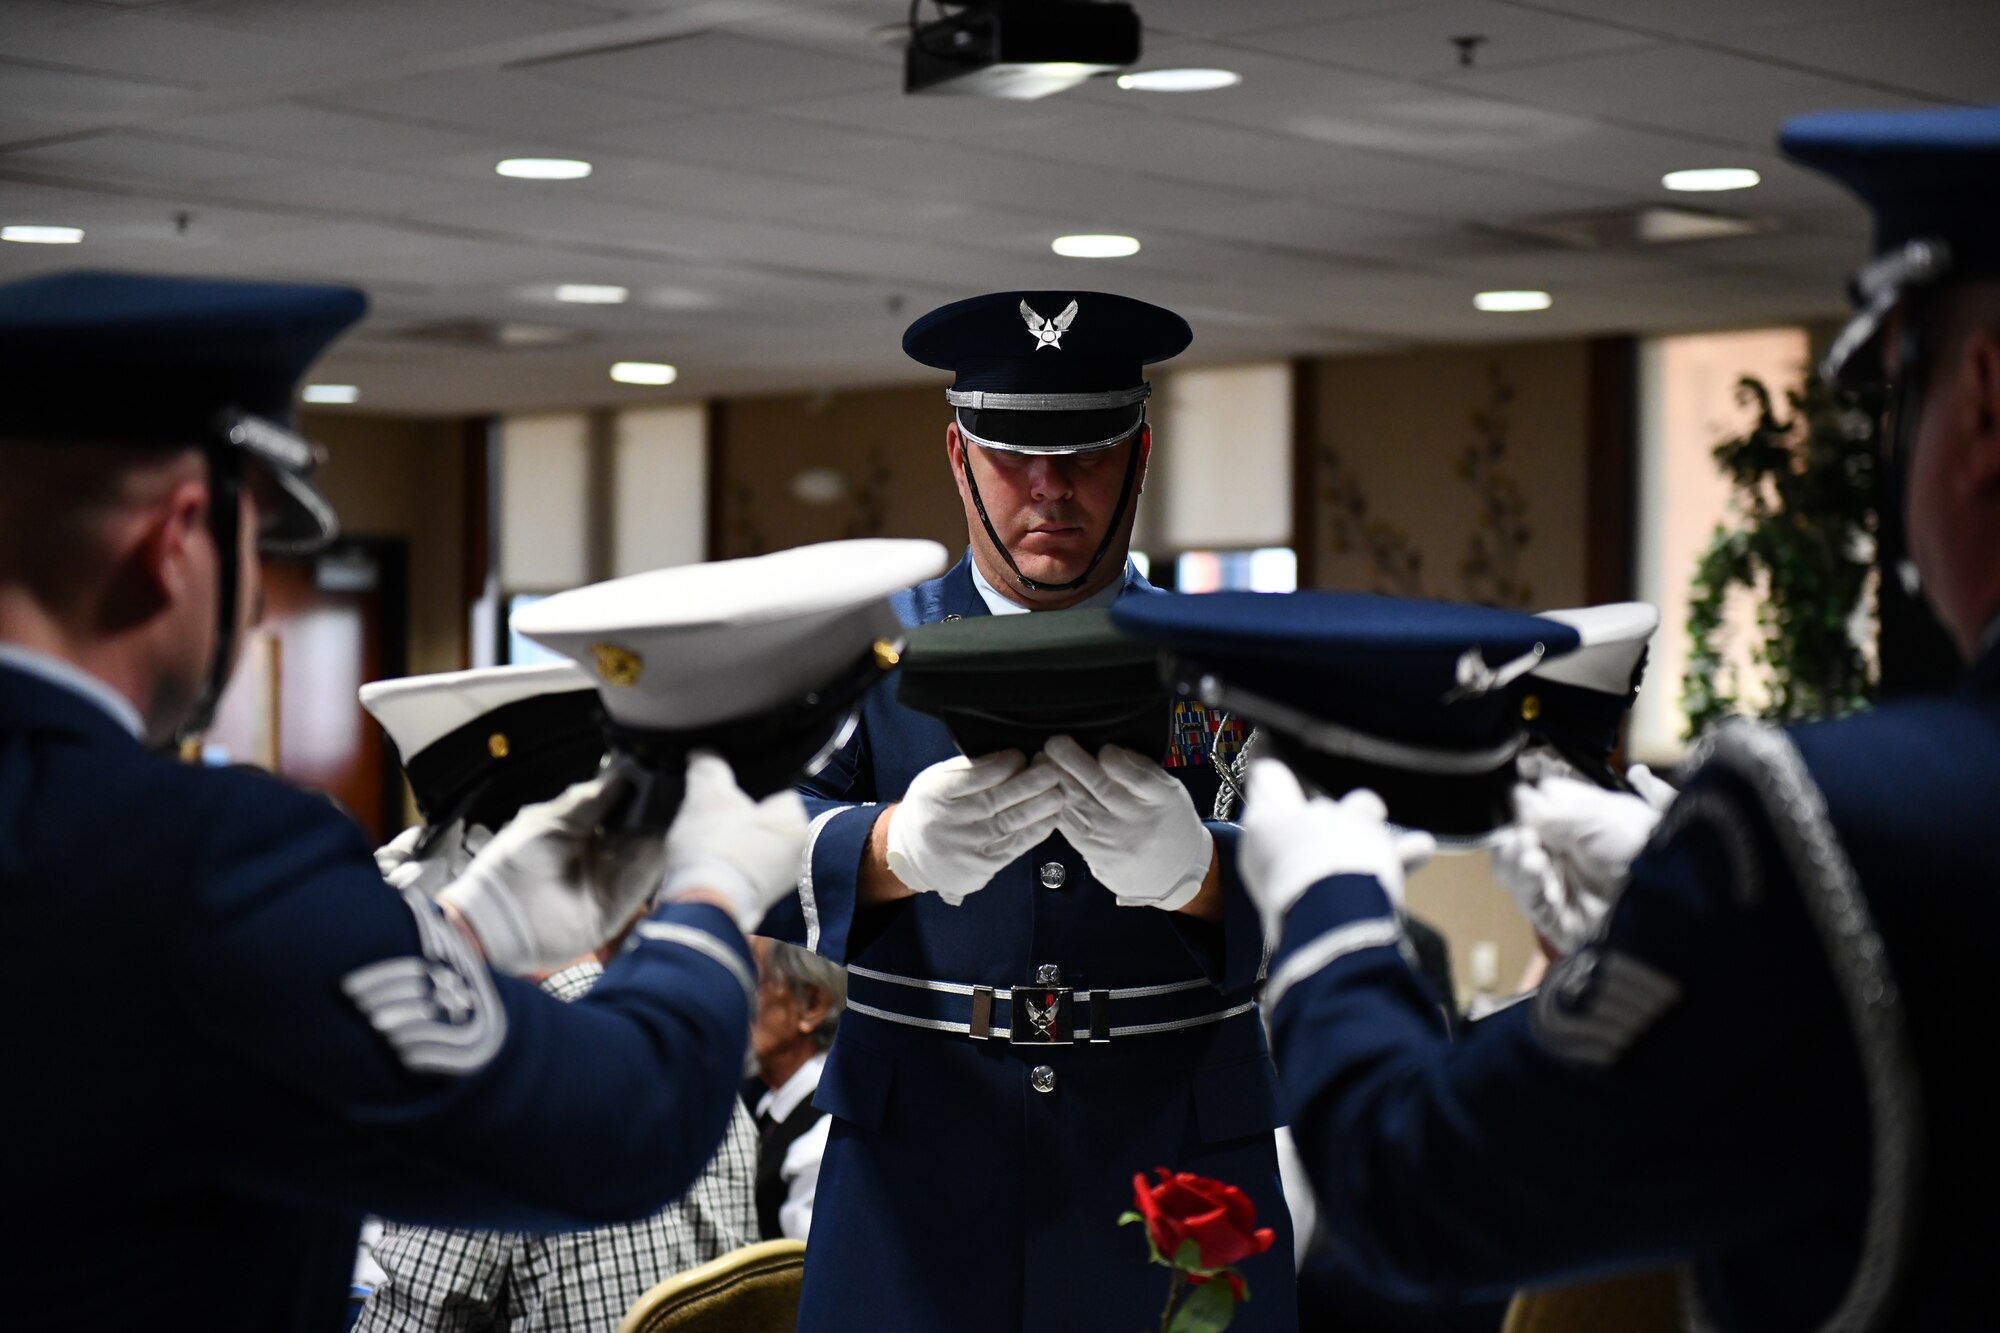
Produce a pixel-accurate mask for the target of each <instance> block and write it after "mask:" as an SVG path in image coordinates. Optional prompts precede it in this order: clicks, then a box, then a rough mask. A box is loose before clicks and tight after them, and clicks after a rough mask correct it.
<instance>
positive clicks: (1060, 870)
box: [1041, 861, 1069, 889]
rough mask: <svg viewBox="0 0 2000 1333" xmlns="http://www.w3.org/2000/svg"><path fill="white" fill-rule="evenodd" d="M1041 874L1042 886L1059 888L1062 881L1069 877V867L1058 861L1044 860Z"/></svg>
mask: <svg viewBox="0 0 2000 1333" xmlns="http://www.w3.org/2000/svg"><path fill="white" fill-rule="evenodd" d="M1041 876H1042V887H1043V888H1045V889H1059V888H1061V887H1062V886H1063V881H1064V880H1067V879H1068V878H1069V868H1068V867H1067V866H1065V865H1064V864H1063V863H1062V862H1060V861H1044V862H1042V869H1041Z"/></svg>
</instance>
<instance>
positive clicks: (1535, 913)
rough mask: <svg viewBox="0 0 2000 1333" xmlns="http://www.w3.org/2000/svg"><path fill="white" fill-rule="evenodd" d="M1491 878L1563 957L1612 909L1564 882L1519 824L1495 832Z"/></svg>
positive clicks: (1537, 840) (1535, 839)
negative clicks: (1497, 882)
mask: <svg viewBox="0 0 2000 1333" xmlns="http://www.w3.org/2000/svg"><path fill="white" fill-rule="evenodd" d="M1493 878H1494V879H1496V880H1498V881H1499V882H1500V887H1501V888H1503V889H1505V890H1507V895H1508V896H1509V897H1510V898H1512V899H1513V900H1514V905H1515V906H1516V907H1518V908H1520V909H1521V915H1522V916H1524V917H1526V918H1528V924H1529V925H1531V926H1533V927H1534V928H1535V933H1536V934H1537V935H1539V936H1541V937H1542V939H1543V940H1545V941H1547V943H1548V945H1549V947H1550V948H1552V949H1554V950H1555V951H1556V952H1557V953H1558V954H1560V955H1563V956H1567V955H1569V954H1572V953H1575V952H1576V951H1577V950H1578V949H1580V948H1582V947H1583V945H1584V944H1585V943H1587V942H1588V941H1589V940H1590V938H1591V937H1592V936H1593V935H1595V934H1596V933H1597V928H1598V926H1599V925H1601V924H1603V921H1604V917H1605V915H1606V914H1607V913H1608V912H1610V910H1611V904H1610V903H1609V902H1608V901H1606V900H1605V899H1603V898H1600V897H1598V896H1597V895H1596V894H1592V893H1585V892H1583V891H1581V890H1580V889H1574V888H1572V887H1571V886H1569V885H1568V884H1565V883H1564V882H1563V876H1562V871H1561V870H1560V869H1558V868H1557V866H1556V863H1555V862H1554V861H1553V860H1552V859H1551V858H1550V857H1549V853H1548V849H1547V848H1545V847H1543V846H1542V840H1541V839H1540V838H1539V837H1537V836H1536V835H1535V831H1534V830H1533V829H1530V828H1526V827H1523V826H1522V825H1519V824H1515V825H1512V826H1510V827H1508V828H1504V829H1502V830H1500V832H1499V833H1498V834H1496V835H1495V836H1494V839H1493Z"/></svg>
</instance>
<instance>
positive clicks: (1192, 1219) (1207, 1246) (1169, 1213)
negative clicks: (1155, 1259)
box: [1132, 1167, 1277, 1269]
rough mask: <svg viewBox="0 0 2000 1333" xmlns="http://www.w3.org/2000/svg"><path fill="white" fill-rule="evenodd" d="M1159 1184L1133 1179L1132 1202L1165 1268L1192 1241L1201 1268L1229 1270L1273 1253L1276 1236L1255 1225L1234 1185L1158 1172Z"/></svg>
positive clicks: (1253, 1212) (1253, 1209) (1161, 1169)
mask: <svg viewBox="0 0 2000 1333" xmlns="http://www.w3.org/2000/svg"><path fill="white" fill-rule="evenodd" d="M1157 1169H1158V1171H1159V1176H1160V1179H1159V1182H1158V1183H1157V1184H1153V1185H1148V1184H1147V1183H1146V1177H1145V1176H1144V1174H1140V1175H1136V1176H1133V1177H1132V1198H1133V1200H1134V1202H1135V1203H1136V1204H1137V1206H1138V1209H1139V1215H1140V1216H1141V1217H1143V1218H1145V1219H1146V1230H1147V1232H1148V1234H1150V1235H1151V1236H1152V1238H1153V1246H1154V1248H1155V1249H1157V1250H1159V1252H1160V1255H1161V1257H1162V1258H1164V1259H1166V1260H1167V1262H1168V1263H1172V1262H1174V1259H1175V1257H1176V1256H1177V1255H1179V1253H1180V1249H1181V1246H1182V1245H1183V1244H1185V1243H1186V1242H1188V1241H1190V1240H1192V1241H1194V1242H1195V1243H1196V1244H1197V1245H1199V1246H1200V1247H1201V1265H1200V1266H1201V1267H1203V1268H1210V1269H1213V1268H1228V1267H1229V1266H1230V1265H1231V1264H1236V1263H1240V1262H1242V1261H1243V1260H1245V1259H1248V1258H1250V1257H1251V1256H1253V1255H1258V1254H1262V1253H1263V1252H1264V1251H1266V1250H1268V1249H1270V1248H1271V1242H1272V1241H1274V1240H1275V1239H1276V1238H1277V1233H1275V1232H1274V1231H1272V1230H1271V1228H1269V1227H1260V1226H1258V1225H1257V1206H1256V1205H1255V1204H1253V1203H1251V1202H1250V1197H1249V1196H1248V1195H1247V1194H1245V1193H1244V1192H1243V1191H1242V1190H1240V1189H1237V1188H1236V1186H1234V1185H1225V1184H1223V1183H1222V1182H1221V1181H1219V1180H1210V1179H1209V1178H1208V1177H1207V1176H1196V1175H1190V1174H1188V1173H1187V1172H1185V1171H1178V1172H1177V1171H1169V1170H1167V1169H1166V1168H1165V1167H1159V1168H1157Z"/></svg>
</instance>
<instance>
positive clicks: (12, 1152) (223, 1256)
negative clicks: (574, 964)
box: [0, 666, 754, 1330]
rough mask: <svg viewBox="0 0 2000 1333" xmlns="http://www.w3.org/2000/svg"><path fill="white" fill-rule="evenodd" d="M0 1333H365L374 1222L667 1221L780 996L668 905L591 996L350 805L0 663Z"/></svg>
mask: <svg viewBox="0 0 2000 1333" xmlns="http://www.w3.org/2000/svg"><path fill="white" fill-rule="evenodd" d="M0 904H4V908H5V913H6V922H7V928H6V930H5V932H4V935H0V938H3V939H4V944H0V949H4V951H5V964H4V966H0V1009H4V1011H5V1013H6V1015H7V1017H6V1023H5V1026H4V1029H0V1062H4V1064H5V1067H6V1069H7V1089H8V1091H7V1096H6V1098H5V1099H4V1104H0V1140H4V1142H5V1143H6V1144H7V1145H8V1146H7V1160H8V1165H7V1167H6V1180H7V1189H6V1198H7V1201H8V1208H9V1212H10V1214H11V1216H12V1218H13V1221H14V1229H13V1232H12V1239H10V1240H9V1241H8V1242H7V1244H6V1245H5V1246H0V1274H4V1280H0V1290H4V1296H0V1309H4V1315H0V1322H4V1323H6V1324H7V1325H8V1326H9V1327H15V1328H33V1329H65V1328H78V1329H86V1328H87V1329H103V1328H113V1327H120V1326H124V1325H127V1324H130V1323H131V1322H133V1320H134V1318H135V1317H137V1318H139V1319H140V1320H141V1322H144V1323H147V1324H149V1325H152V1326H156V1327H188V1328H200V1329H204V1330H210V1329H246V1330H249V1329H255V1330H269V1329H306V1330H309V1329H336V1328H340V1327H343V1326H344V1324H345V1316H346V1303H347V1286H348V1278H349V1275H350V1273H351V1272H352V1269H353V1264H354V1254H355V1242H356V1237H357V1235H358V1232H359V1225H360V1219H361V1217H362V1216H363V1214H365V1213H371V1212H372V1213H379V1214H383V1215H386V1216H389V1217H394V1218H401V1219H404V1220H407V1221H411V1222H424V1223H434V1224H439V1225H446V1226H467V1227H505V1228H521V1229H541V1228H548V1229H557V1228H569V1227H581V1226H595V1225H599V1224H602V1223H607V1222H612V1221H618V1220H624V1219H630V1218H636V1217H640V1216H644V1215H646V1214H648V1213H650V1212H652V1211H654V1210H655V1209H657V1208H659V1207H660V1206H661V1205H662V1204H664V1203H666V1202H667V1201H668V1200H670V1199H672V1198H674V1197H676V1196H677V1195H679V1194H680V1193H681V1192H682V1191H684V1190H685V1189H686V1188H687V1186H688V1185H689V1183H690V1182H692V1181H693V1180H694V1178H695V1176H696V1175H697V1173H699V1171H700V1170H701V1168H702V1166H703V1164H704V1163H705V1162H707V1161H708V1159H709V1157H710V1155H711V1154H712V1152H713V1151H714V1148H715V1146H716V1144H717V1143H718V1142H719V1141H720V1140H721V1138H722V1134H723V1132H724V1129H725V1128H726V1126H727V1124H728V1120H729V1115H730V1107H731V1103H732V1101H733V1100H734V1098H735V1094H736V1087H737V1084H738V1081H739V1079H740V1077H741V1072H742V1061H743V1049H744V1043H745V1034H746V1031H747V1024H748V1020H749V1004H750V999H749V995H750V992H749V989H748V988H747V987H746V982H747V981H748V980H749V978H751V977H752V976H753V975H754V973H753V972H752V970H751V968H752V963H751V959H750V955H749V952H748V950H747V947H746V945H745V942H744V940H743V938H742V936H741V935H740V934H739V933H738V932H737V930H736V928H735V926H734V924H733V923H732V922H731V921H730V920H729V918H728V916H727V914H725V913H723V912H720V911H718V910H716V909H715V908H712V907H684V908H672V907H670V908H667V909H665V910H664V911H663V912H661V913H660V914H659V915H658V916H657V917H655V918H654V919H653V920H652V921H650V922H648V923H643V924H642V927H641V929H642V930H647V931H651V932H652V933H653V934H654V935H656V936H662V937H664V938H647V939H642V940H640V941H639V942H638V943H637V944H636V945H635V947H633V948H632V950H631V951H630V952H629V953H628V954H627V955H626V956H625V957H624V958H622V959H620V960H619V961H617V962H615V963H614V964H613V965H612V966H611V967H610V968H608V969H607V970H606V972H605V974H604V978H603V981H602V982H601V984H599V985H598V987H597V988H596V989H595V990H593V991H592V992H591V994H590V995H589V996H588V997H587V998H585V999H583V1000H579V1001H578V1002H576V1003H575V1004H574V1005H566V1004H564V1003H562V1002H561V1001H560V1000H557V999H555V998H554V997H553V996H549V995H546V994H544V993H542V991H541V990H540V989H538V988H537V987H535V986H533V985H531V984H529V983H527V982H524V981H516V980H513V979H510V978H504V977H495V976H493V975H492V974H491V973H489V972H488V971H487V970H486V968H485V967H484V965H483V964H482V963H480V962H479V961H478V959H477V957H476V955H474V954H473V952H472V951H471V949H470V947H469V945H467V944H466V943H465V941H464V940H463V939H462V937H460V936H459V935H458V934H457V932H456V931H455V930H454V929H453V928H452V927H450V926H449V925H448V924H447V923H446V922H445V921H444V918H443V917H442V916H441V915H440V914H439V913H438V912H437V910H436V908H435V907H434V906H433V905H432V904H430V903H429V902H427V901H425V900H423V899H422V898H421V897H417V898H415V899H414V900H412V899H409V898H406V897H405V896H404V895H403V894H400V893H398V892H397V891H396V890H394V889H392V888H390V887H388V886H387V885H386V884H384V883H383V882H382V878H381V876H380V875H379V874H378V873H377V872H376V869H375V865H374V862H373V859H372V857H371V856H370V852H369V848H368V845H367V842H366V841H365V839H364V838H363V837H362V834H361V831H360V829H359V828H358V827H356V825H355V824H354V823H353V822H352V821H351V820H349V819H348V818H347V817H346V816H344V815H342V814H340V813H339V812H337V811H336V809H335V807H334V806H333V805H332V804H331V803H330V802H328V801H326V800H325V799H324V798H322V797H320V796H318V795H315V794H312V793H309V792H306V791H302V790H299V789H296V788H293V787H290V786H287V785H286V784H284V783H282V782H279V781H277V780H275V779H273V778H271V777H269V776H267V775H264V774H261V773H257V772H254V771H250V770H243V769H229V770H218V769H196V768H190V767H187V766H185V765H182V764H179V763H175V762H172V761H170V760H168V759H165V758H162V757H160V756H158V755H155V754H153V753H151V752H150V751H148V750H146V749H144V748H143V747H142V746H141V745H140V744H139V743H138V742H137V741H135V740H133V739H132V737H131V736H130V735H129V734H127V733H126V732H125V731H124V730H123V729H122V728H121V727H120V726H119V725H118V724H117V723H116V722H114V721H113V720H112V719H111V718H110V717H109V716H108V715H107V714H106V713H104V712H103V711H102V710H101V709H100V708H98V707H97V706H96V705H95V704H93V703H90V702H87V701H86V700H85V699H83V698H82V697H81V696H80V695H78V694H76V693H73V692H72V691H70V690H68V689H65V688H62V687H60V686H57V685H55V684H52V683H50V682H48V681H46V680H44V679H41V678H39V677H37V676H33V675H29V674H26V673H24V672H21V671H18V670H13V669H9V668H7V667H4V666H0Z"/></svg>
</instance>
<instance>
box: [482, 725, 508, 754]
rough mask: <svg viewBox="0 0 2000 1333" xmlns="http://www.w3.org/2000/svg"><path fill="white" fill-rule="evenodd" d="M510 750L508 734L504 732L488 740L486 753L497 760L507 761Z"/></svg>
mask: <svg viewBox="0 0 2000 1333" xmlns="http://www.w3.org/2000/svg"><path fill="white" fill-rule="evenodd" d="M508 748H509V746H508V744H507V733H506V732H504V731H496V732H494V733H493V734H492V735H491V736H488V737H487V738H486V753H488V754H490V755H492V756H493V757H494V758H495V759H505V758H506V757H507V751H508Z"/></svg>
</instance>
